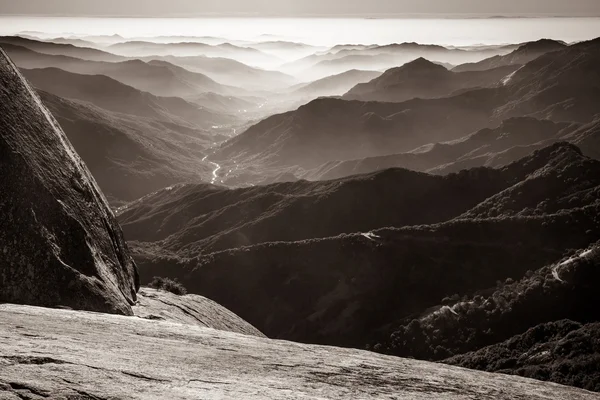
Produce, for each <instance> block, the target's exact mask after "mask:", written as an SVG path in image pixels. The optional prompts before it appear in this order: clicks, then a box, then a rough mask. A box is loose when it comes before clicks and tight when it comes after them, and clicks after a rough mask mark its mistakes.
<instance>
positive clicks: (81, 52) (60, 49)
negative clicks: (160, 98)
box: [0, 36, 126, 61]
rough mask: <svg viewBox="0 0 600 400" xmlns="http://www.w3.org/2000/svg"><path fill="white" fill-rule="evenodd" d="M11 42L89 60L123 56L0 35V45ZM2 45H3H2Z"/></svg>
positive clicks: (54, 53) (120, 58)
mask: <svg viewBox="0 0 600 400" xmlns="http://www.w3.org/2000/svg"><path fill="white" fill-rule="evenodd" d="M4 44H12V45H14V46H21V47H25V48H27V49H29V50H33V51H35V52H38V53H42V54H50V55H63V56H70V57H75V58H80V59H83V60H90V61H124V60H126V58H125V57H122V56H118V55H116V54H112V53H108V52H105V51H102V50H97V49H93V48H88V47H79V46H74V45H72V44H68V43H66V44H61V43H54V42H45V41H40V40H33V39H26V38H22V37H19V36H0V46H2V45H4ZM3 47H4V46H3Z"/></svg>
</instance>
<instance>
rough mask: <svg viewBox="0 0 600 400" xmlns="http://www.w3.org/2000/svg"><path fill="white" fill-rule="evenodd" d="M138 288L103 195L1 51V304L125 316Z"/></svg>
mask: <svg viewBox="0 0 600 400" xmlns="http://www.w3.org/2000/svg"><path fill="white" fill-rule="evenodd" d="M138 288H139V283H138V275H137V271H136V266H135V264H134V262H133V260H132V259H131V257H130V255H129V251H128V249H127V245H126V244H125V241H124V240H123V235H122V232H121V228H120V227H119V225H118V223H117V221H116V220H115V218H114V215H113V213H112V211H111V210H110V208H109V206H108V204H107V202H106V199H105V198H104V196H103V194H102V193H101V192H100V189H99V188H98V186H97V185H96V183H95V181H94V179H93V178H92V176H91V175H90V173H89V171H88V170H87V168H86V166H85V165H84V163H83V161H82V160H81V159H80V158H79V156H78V155H77V154H76V153H75V150H74V149H73V147H72V146H71V144H70V143H69V141H68V139H67V137H66V136H65V134H64V132H63V131H62V129H61V128H60V126H59V125H58V123H57V122H56V120H55V119H54V118H53V117H52V115H50V113H49V112H48V110H47V109H46V108H45V107H44V106H43V105H42V103H41V102H40V99H39V98H38V96H37V95H36V94H35V92H34V91H33V89H32V88H31V86H30V85H29V84H28V83H27V82H26V80H25V79H24V78H23V76H22V75H21V74H20V72H19V71H18V69H17V68H16V67H15V65H14V64H13V63H12V62H11V61H10V59H9V58H8V56H7V55H6V54H5V53H4V52H3V51H2V50H1V49H0V302H9V303H22V304H30V305H39V306H63V307H69V308H74V309H82V310H89V311H99V312H108V313H118V314H127V315H131V314H132V310H131V305H132V304H134V302H135V300H136V291H137V289H138Z"/></svg>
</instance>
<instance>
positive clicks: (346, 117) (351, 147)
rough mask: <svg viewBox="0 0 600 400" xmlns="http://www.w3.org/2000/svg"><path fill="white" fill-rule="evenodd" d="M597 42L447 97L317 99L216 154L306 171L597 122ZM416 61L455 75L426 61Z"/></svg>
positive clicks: (544, 58)
mask: <svg viewBox="0 0 600 400" xmlns="http://www.w3.org/2000/svg"><path fill="white" fill-rule="evenodd" d="M598 43H600V42H599V41H598V40H595V41H589V42H583V43H579V44H577V45H573V46H570V47H567V48H566V49H564V50H561V51H557V52H552V53H548V54H545V55H543V56H541V57H539V58H537V59H535V60H533V61H531V62H530V63H528V64H526V65H525V66H524V67H522V68H520V69H519V70H518V71H516V72H515V73H514V74H513V75H511V76H510V78H509V79H506V80H505V81H504V82H503V83H502V85H500V86H498V87H494V88H487V89H476V90H470V91H466V92H463V93H460V94H457V95H454V96H451V97H446V98H438V99H413V100H409V101H405V102H402V103H396V104H391V103H378V102H357V101H344V100H339V99H319V100H315V101H313V102H311V103H309V104H307V105H304V106H302V107H300V108H299V109H298V110H296V111H291V112H288V113H284V114H280V115H275V116H272V117H270V118H267V119H265V120H264V121H261V122H259V123H258V124H256V125H254V126H252V127H250V128H249V129H248V130H247V131H245V132H244V133H242V134H240V135H239V136H237V137H235V138H233V139H231V140H230V141H228V142H226V143H224V144H223V145H222V146H221V148H220V149H219V150H218V151H217V153H216V157H217V158H219V159H232V158H234V159H237V161H238V162H239V161H240V159H252V160H254V162H257V161H258V162H261V163H263V164H265V165H274V166H294V165H298V166H301V167H303V168H307V169H310V168H315V167H318V166H320V165H322V164H323V163H326V162H329V161H331V160H349V159H360V158H365V157H373V156H379V155H389V154H394V153H400V152H406V151H410V150H413V149H415V148H417V147H419V146H422V145H424V144H427V143H433V142H440V141H448V140H454V139H457V138H459V137H461V136H464V135H465V133H468V132H474V131H476V130H477V129H481V128H485V127H493V126H495V125H497V124H499V123H500V122H501V121H502V120H505V119H508V118H512V117H522V116H532V117H535V118H539V119H549V120H552V121H555V122H562V121H565V122H572V121H575V122H581V123H590V122H592V121H594V120H596V119H597V118H598V109H597V107H596V104H598V102H599V101H600V98H599V96H600V91H599V90H598V85H600V76H599V75H598V72H597V71H600V46H599V45H598ZM418 64H425V65H427V66H428V67H429V68H430V69H432V70H435V71H438V73H442V74H446V73H448V74H453V73H452V72H447V71H442V70H441V67H439V66H434V65H433V64H431V63H426V62H425V61H424V60H423V61H419V62H418ZM485 73H486V72H484V74H485ZM382 77H383V76H382ZM382 77H380V78H379V79H382ZM425 82H426V83H424V84H423V85H422V86H424V87H425V88H428V87H429V82H430V81H429V80H427V79H425ZM424 90H425V89H424ZM439 115H443V116H444V118H437V117H436V116H439Z"/></svg>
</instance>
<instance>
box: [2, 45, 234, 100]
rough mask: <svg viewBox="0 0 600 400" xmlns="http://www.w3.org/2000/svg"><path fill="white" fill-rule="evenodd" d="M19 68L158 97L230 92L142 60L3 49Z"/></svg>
mask: <svg viewBox="0 0 600 400" xmlns="http://www.w3.org/2000/svg"><path fill="white" fill-rule="evenodd" d="M2 48H4V50H5V51H6V52H7V53H8V54H9V56H10V57H11V58H12V59H13V61H14V62H15V64H17V66H19V67H20V68H26V69H35V68H46V67H55V68H60V69H63V70H65V71H69V72H74V73H78V74H85V75H106V76H109V77H111V78H113V79H116V80H118V81H120V82H122V83H125V84H126V85H130V86H133V87H135V88H136V89H139V90H143V91H147V92H150V93H152V94H155V95H157V96H177V97H184V96H189V95H193V94H197V93H199V92H200V93H201V92H217V93H222V92H229V91H230V88H228V87H226V86H224V85H221V84H219V83H217V82H215V81H213V80H212V79H210V78H209V77H207V76H205V75H202V74H199V73H195V72H191V71H187V70H185V69H183V68H178V67H176V66H174V65H152V64H148V63H145V62H143V61H140V60H130V61H122V62H100V61H88V60H82V59H78V58H74V57H68V56H62V55H49V54H42V53H37V52H34V51H32V50H28V49H26V48H24V47H20V46H14V45H10V44H4V45H2Z"/></svg>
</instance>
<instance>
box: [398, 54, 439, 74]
mask: <svg viewBox="0 0 600 400" xmlns="http://www.w3.org/2000/svg"><path fill="white" fill-rule="evenodd" d="M399 69H400V70H402V71H415V72H423V71H425V72H430V71H444V72H448V70H447V69H446V68H445V67H444V66H442V65H439V64H436V63H434V62H431V61H429V60H427V59H426V58H423V57H419V58H417V59H415V60H413V61H410V62H408V63H406V64H404V65H403V66H401V67H400V68H399Z"/></svg>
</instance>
